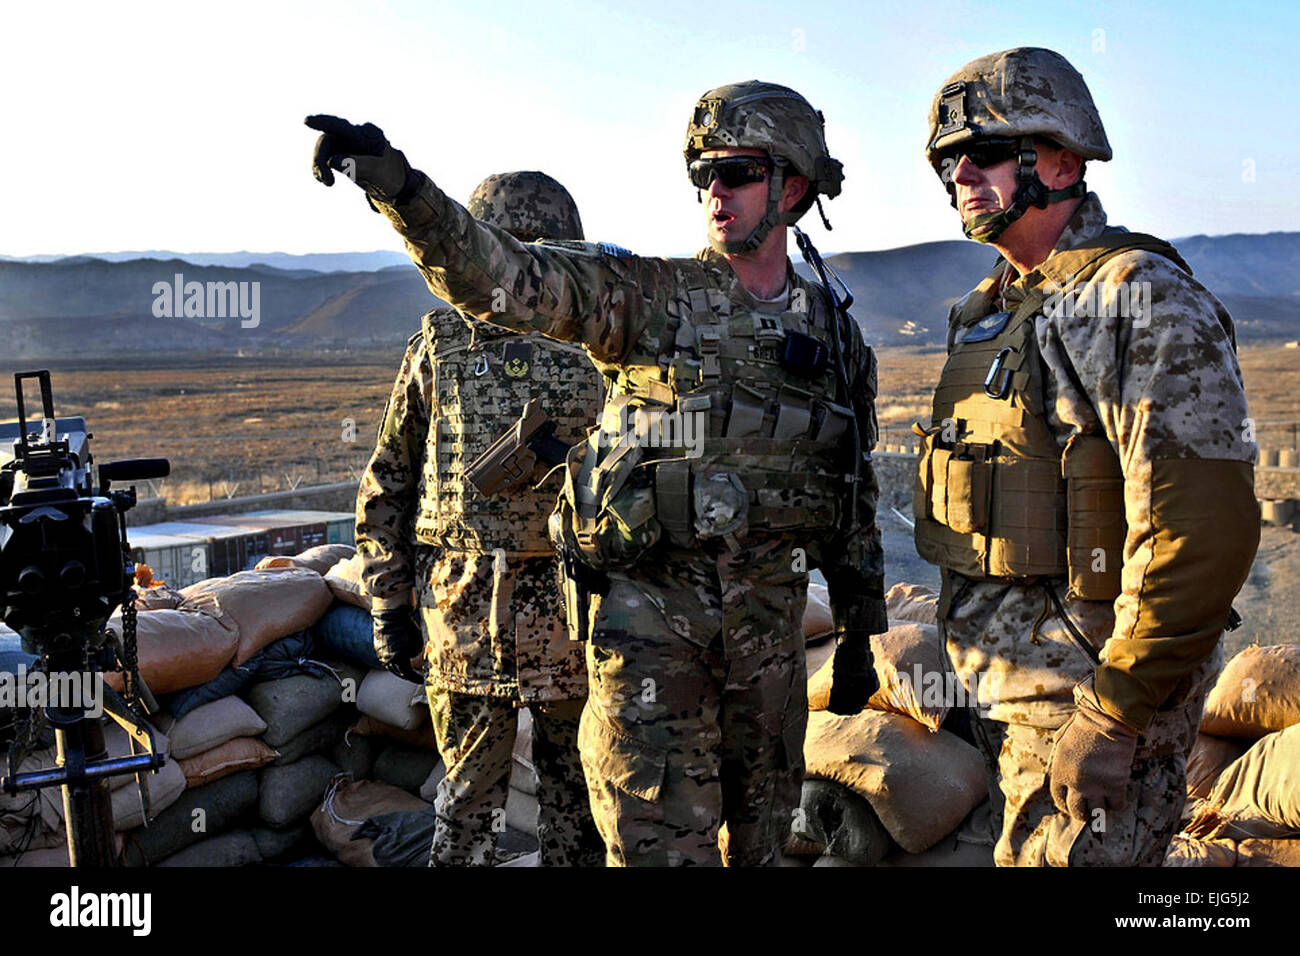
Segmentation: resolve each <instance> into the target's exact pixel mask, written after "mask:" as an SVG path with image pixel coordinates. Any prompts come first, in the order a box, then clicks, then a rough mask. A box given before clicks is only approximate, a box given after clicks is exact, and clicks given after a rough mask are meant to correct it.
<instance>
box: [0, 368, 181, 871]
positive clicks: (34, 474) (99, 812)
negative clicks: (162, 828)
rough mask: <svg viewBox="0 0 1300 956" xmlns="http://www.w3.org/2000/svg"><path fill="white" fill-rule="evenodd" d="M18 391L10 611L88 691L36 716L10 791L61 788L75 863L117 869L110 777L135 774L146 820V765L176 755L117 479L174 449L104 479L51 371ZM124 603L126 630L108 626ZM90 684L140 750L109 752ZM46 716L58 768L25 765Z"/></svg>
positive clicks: (14, 756)
mask: <svg viewBox="0 0 1300 956" xmlns="http://www.w3.org/2000/svg"><path fill="white" fill-rule="evenodd" d="M31 380H35V381H36V382H37V383H38V384H39V386H40V393H41V415H40V418H39V419H38V420H34V421H29V419H28V416H27V407H26V405H25V403H24V399H23V382H24V381H31ZM14 389H15V392H16V394H17V400H18V421H17V422H9V423H4V424H0V618H3V620H4V622H5V624H6V625H8V626H9V627H11V628H13V630H15V631H17V632H18V634H19V635H20V636H21V638H22V647H23V650H24V651H26V652H27V653H29V654H34V655H36V656H37V657H38V658H39V663H38V664H37V667H39V668H42V669H44V671H45V672H46V674H47V675H48V676H50V677H51V678H56V679H57V678H59V677H62V676H65V675H66V676H67V677H69V678H71V677H72V676H73V675H78V676H79V678H81V679H79V680H71V679H68V680H63V681H58V680H55V681H52V682H51V685H52V686H55V687H62V688H64V689H67V688H70V687H73V686H79V687H80V688H81V693H80V694H79V695H76V696H78V697H79V698H80V699H71V698H72V696H73V695H71V694H67V695H63V694H60V695H59V696H60V699H58V700H51V701H49V702H47V703H46V705H45V707H44V708H43V709H40V708H37V709H34V710H33V711H32V712H31V713H30V714H29V716H28V719H27V723H26V726H24V727H23V728H21V729H20V731H19V733H18V736H17V738H16V739H15V740H14V741H13V742H12V743H11V744H10V747H9V753H8V760H7V764H6V765H4V766H3V767H0V769H3V771H4V773H3V776H0V789H3V790H4V791H5V792H7V793H17V792H19V791H23V790H35V789H39V788H42V787H52V786H60V787H62V788H63V809H64V820H65V823H66V826H67V833H68V855H69V859H70V862H71V864H72V865H73V866H113V865H116V864H117V863H118V859H117V853H116V849H115V846H114V843H113V820H112V811H111V804H110V802H109V788H108V778H109V777H113V776H119V775H122V774H128V773H130V774H135V775H136V782H137V785H138V786H139V789H140V800H141V805H142V807H143V809H144V811H145V819H146V820H147V819H148V816H149V814H148V809H149V808H148V795H147V792H146V790H145V787H144V773H145V772H147V771H155V770H158V769H159V768H160V767H162V766H163V764H164V763H165V762H166V759H167V757H166V754H165V753H161V752H159V750H158V747H157V745H156V742H155V740H154V737H153V733H152V731H151V730H150V728H149V726H148V724H147V723H146V722H145V713H147V712H149V711H151V710H153V709H155V708H156V704H155V703H154V702H153V698H152V697H151V696H150V694H149V691H148V688H147V687H145V686H144V684H143V682H142V681H141V680H140V674H139V669H138V665H137V661H136V634H135V625H136V617H135V605H134V597H135V592H134V590H133V589H132V583H133V579H134V574H135V567H134V564H133V563H132V561H131V556H130V551H129V550H128V547H127V540H126V512H127V511H128V510H130V509H131V508H132V507H134V506H135V503H136V493H135V488H134V487H131V488H127V489H125V490H122V489H113V488H111V487H110V486H111V484H112V482H114V481H118V482H124V481H134V480H142V479H147V478H161V477H164V476H166V475H167V474H168V473H169V472H170V465H169V463H168V461H167V459H165V458H140V459H132V460H127V461H114V462H106V463H105V464H102V465H100V466H99V468H98V487H96V472H95V469H94V467H93V465H94V463H93V459H92V457H91V454H90V444H89V441H90V438H91V435H90V434H89V433H88V432H87V431H86V421H85V419H84V418H80V417H75V418H55V417H54V399H53V396H52V394H51V390H50V373H49V371H47V370H42V371H39V372H19V373H17V374H15V375H14ZM119 605H121V606H122V632H123V633H122V634H121V635H120V636H119V635H117V634H115V633H114V632H113V631H111V630H107V629H106V627H105V625H106V624H107V622H108V619H109V616H110V615H111V614H112V613H113V611H114V610H115V609H116V608H117V607H118V606H119ZM113 671H121V672H122V674H123V693H122V694H120V695H119V694H118V693H117V692H116V691H114V690H112V689H111V688H109V687H107V686H103V675H104V674H105V673H107V672H113ZM84 681H93V682H95V683H96V684H97V685H98V689H99V691H100V693H101V694H102V700H103V706H104V710H105V711H107V712H108V714H109V716H111V717H112V718H113V719H114V720H115V721H117V722H118V723H119V724H121V726H122V727H123V728H124V729H125V730H126V732H127V735H128V738H129V739H130V741H131V754H132V755H131V756H126V757H118V758H113V759H109V758H108V754H107V750H106V748H105V745H104V733H103V729H102V727H101V726H100V724H99V722H98V720H97V719H96V718H95V717H94V716H92V715H91V713H90V711H91V710H92V706H91V701H90V700H88V695H87V693H86V688H85V683H84ZM64 696H67V697H68V698H69V699H62V698H63V697H64ZM42 720H47V721H48V722H49V724H50V725H52V726H53V727H54V735H55V741H56V745H57V748H58V749H57V754H58V766H56V767H54V768H52V769H49V770H39V771H33V772H25V773H20V772H19V770H18V768H19V765H20V764H21V762H22V760H23V759H24V757H25V756H26V753H25V751H27V750H30V749H31V747H32V746H33V744H34V743H35V740H36V737H37V735H38V734H39V731H40V727H39V724H40V722H41V721H42Z"/></svg>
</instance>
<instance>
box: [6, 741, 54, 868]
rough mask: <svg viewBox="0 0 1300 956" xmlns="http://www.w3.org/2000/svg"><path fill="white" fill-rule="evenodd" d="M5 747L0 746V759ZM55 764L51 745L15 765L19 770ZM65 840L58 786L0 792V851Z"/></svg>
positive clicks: (37, 847) (36, 846) (36, 768)
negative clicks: (19, 791)
mask: <svg viewBox="0 0 1300 956" xmlns="http://www.w3.org/2000/svg"><path fill="white" fill-rule="evenodd" d="M6 751H7V748H3V749H0V760H4V759H5V755H6ZM56 765H57V759H56V756H55V751H54V748H53V747H49V748H45V749H42V750H36V751H33V752H32V753H30V754H28V755H27V756H26V757H25V758H23V761H22V762H21V763H20V764H19V765H18V772H19V773H32V772H34V771H37V770H48V769H50V768H51V767H54V766H56ZM65 840H66V835H65V833H64V829H63V798H62V797H61V796H60V791H59V788H57V787H43V788H42V789H40V790H24V791H23V792H21V793H12V794H11V793H4V792H3V791H0V853H6V854H7V853H13V852H15V851H17V850H18V849H20V848H22V847H27V848H29V849H33V850H36V849H44V848H46V847H53V846H58V845H60V844H62V843H63V842H64V841H65Z"/></svg>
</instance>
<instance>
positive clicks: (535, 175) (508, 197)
mask: <svg viewBox="0 0 1300 956" xmlns="http://www.w3.org/2000/svg"><path fill="white" fill-rule="evenodd" d="M465 208H466V209H468V210H469V214H470V215H471V216H473V217H474V218H475V219H481V220H483V221H484V222H487V223H491V224H492V225H494V226H497V227H499V228H501V229H504V230H505V231H506V232H508V233H510V235H512V236H514V237H515V238H516V239H518V240H519V241H520V242H536V241H537V240H538V239H582V238H583V235H582V219H581V218H580V217H579V216H578V205H577V203H575V202H574V201H573V197H572V196H570V195H569V191H568V190H567V189H565V188H564V187H563V186H561V185H560V184H559V183H558V182H556V181H555V180H554V179H552V178H551V177H550V176H547V175H546V174H545V173H539V172H537V171H536V170H525V171H520V172H513V173H496V174H495V175H492V176H489V177H488V178H487V179H485V180H483V182H481V183H479V184H478V188H477V189H475V190H474V194H473V195H472V196H470V197H469V202H468V203H467V204H466V207H465Z"/></svg>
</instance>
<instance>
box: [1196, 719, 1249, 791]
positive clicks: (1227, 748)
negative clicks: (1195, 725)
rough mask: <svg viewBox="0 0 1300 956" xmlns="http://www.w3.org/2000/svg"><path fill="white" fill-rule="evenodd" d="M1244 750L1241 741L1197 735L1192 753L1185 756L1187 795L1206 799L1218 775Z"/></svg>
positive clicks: (1245, 746) (1244, 746) (1244, 747)
mask: <svg viewBox="0 0 1300 956" xmlns="http://www.w3.org/2000/svg"><path fill="white" fill-rule="evenodd" d="M1246 750H1247V744H1246V743H1245V742H1244V741H1241V740H1228V739H1227V738H1226V737H1214V736H1211V735H1210V734H1197V735H1196V743H1195V744H1193V745H1192V752H1191V753H1190V754H1188V756H1187V795H1188V796H1189V797H1196V798H1204V797H1208V796H1209V795H1210V791H1211V790H1213V789H1214V783H1215V781H1216V780H1218V779H1219V774H1221V773H1223V771H1224V770H1225V769H1227V767H1228V765H1229V764H1230V763H1232V762H1233V761H1234V760H1236V759H1237V758H1238V757H1240V756H1241V755H1242V754H1244V753H1245V752H1246Z"/></svg>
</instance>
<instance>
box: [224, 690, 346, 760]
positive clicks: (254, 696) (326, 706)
mask: <svg viewBox="0 0 1300 956" xmlns="http://www.w3.org/2000/svg"><path fill="white" fill-rule="evenodd" d="M248 702H249V703H250V704H251V705H252V706H253V709H254V710H255V711H257V713H258V715H259V716H260V717H261V718H262V719H263V720H264V721H266V733H264V734H263V735H262V737H263V739H264V740H265V741H266V742H267V743H268V744H270V745H271V746H272V747H281V746H283V745H284V744H287V743H288V742H289V741H290V740H292V739H293V738H294V737H297V736H298V735H299V734H300V733H302V732H303V731H304V730H306V729H307V728H308V727H310V726H312V725H313V724H318V723H320V722H321V721H322V720H324V719H325V718H326V717H328V716H329V715H330V714H332V713H334V711H336V710H337V709H338V708H339V707H341V706H342V705H343V693H342V687H341V686H340V684H339V681H338V680H337V679H335V678H334V676H333V675H326V676H324V677H312V676H310V675H308V674H297V675H295V676H293V677H285V678H283V679H281V680H271V681H265V682H263V683H261V684H255V685H254V686H253V687H252V688H250V689H249V691H248Z"/></svg>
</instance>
